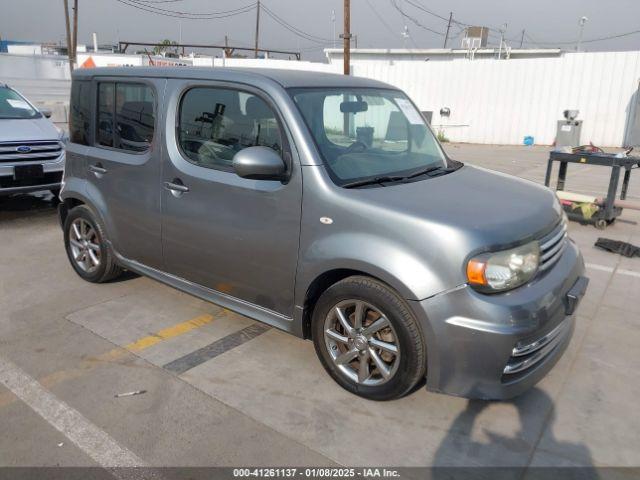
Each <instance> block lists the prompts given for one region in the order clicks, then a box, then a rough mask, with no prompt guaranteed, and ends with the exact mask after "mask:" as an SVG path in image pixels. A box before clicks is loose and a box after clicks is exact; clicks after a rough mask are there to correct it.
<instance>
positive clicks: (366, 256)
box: [296, 232, 453, 305]
mask: <svg viewBox="0 0 640 480" xmlns="http://www.w3.org/2000/svg"><path fill="white" fill-rule="evenodd" d="M338 269H349V270H356V271H359V272H363V273H366V274H368V275H371V276H373V277H376V278H378V279H379V280H382V281H383V282H385V283H387V284H388V285H389V286H391V287H392V288H394V289H395V290H396V291H397V292H398V293H399V294H400V295H401V296H402V297H403V298H405V299H407V300H422V299H425V298H427V297H430V296H432V295H435V294H436V293H439V292H442V291H443V290H446V289H448V288H451V287H453V285H445V284H444V283H443V280H442V278H441V277H443V276H439V275H437V272H436V271H435V270H434V269H432V268H430V266H429V265H428V262H427V261H426V259H425V258H422V257H420V256H419V255H417V254H416V253H415V252H413V251H411V250H409V249H408V248H407V247H406V246H405V245H401V244H398V243H393V242H390V241H389V239H388V238H382V237H378V236H374V235H370V234H366V233H354V232H344V233H336V234H334V235H330V236H325V237H322V238H319V239H316V240H314V241H313V242H312V243H311V244H310V245H309V246H308V248H306V249H305V251H303V252H301V255H300V261H299V264H298V273H297V280H296V305H303V303H304V298H305V296H306V292H307V289H308V288H309V286H310V285H311V283H312V282H313V281H314V280H315V279H316V278H318V277H319V276H320V275H322V274H324V273H326V272H328V271H331V270H338Z"/></svg>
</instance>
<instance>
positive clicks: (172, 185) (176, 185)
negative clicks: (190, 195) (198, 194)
mask: <svg viewBox="0 0 640 480" xmlns="http://www.w3.org/2000/svg"><path fill="white" fill-rule="evenodd" d="M164 188H166V189H167V190H169V191H170V192H171V194H172V195H173V196H174V197H180V196H181V195H182V194H183V193H187V192H188V191H189V187H187V186H186V185H185V184H184V183H182V182H181V181H180V179H179V178H174V179H173V181H172V182H164Z"/></svg>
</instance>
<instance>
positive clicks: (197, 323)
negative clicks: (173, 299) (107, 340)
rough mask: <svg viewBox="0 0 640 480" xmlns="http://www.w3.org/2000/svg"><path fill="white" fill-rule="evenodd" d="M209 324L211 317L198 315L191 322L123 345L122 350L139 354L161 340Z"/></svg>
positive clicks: (188, 321)
mask: <svg viewBox="0 0 640 480" xmlns="http://www.w3.org/2000/svg"><path fill="white" fill-rule="evenodd" d="M211 322H213V315H209V314H206V315H200V316H199V317H195V318H192V319H191V320H187V321H186V322H182V323H178V324H176V325H173V326H171V327H167V328H165V329H163V330H160V331H159V332H157V333H154V334H153V335H149V336H148V337H144V338H141V339H139V340H136V341H135V342H133V343H130V344H129V345H125V346H124V348H125V349H126V350H129V351H130V352H140V351H142V350H144V349H145V348H149V347H151V346H153V345H155V344H156V343H160V342H161V341H163V340H167V339H169V338H173V337H177V336H178V335H183V334H185V333H187V332H190V331H191V330H195V329H196V328H200V327H202V326H204V325H206V324H208V323H211Z"/></svg>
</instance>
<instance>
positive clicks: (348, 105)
mask: <svg viewBox="0 0 640 480" xmlns="http://www.w3.org/2000/svg"><path fill="white" fill-rule="evenodd" d="M368 109H369V104H368V103H367V102H363V101H359V102H342V103H341V104H340V111H341V112H342V113H359V112H366V111H367V110H368Z"/></svg>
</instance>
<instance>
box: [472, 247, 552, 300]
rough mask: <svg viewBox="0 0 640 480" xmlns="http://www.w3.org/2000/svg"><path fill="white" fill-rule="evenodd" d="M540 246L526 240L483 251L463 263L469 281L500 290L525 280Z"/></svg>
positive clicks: (533, 270)
mask: <svg viewBox="0 0 640 480" xmlns="http://www.w3.org/2000/svg"><path fill="white" fill-rule="evenodd" d="M539 261H540V247H539V246H538V242H535V241H534V242H530V243H527V244H525V245H521V246H520V247H516V248H512V249H510V250H503V251H501V252H495V253H487V254H483V255H479V256H477V257H474V258H472V259H471V260H469V263H467V279H468V280H469V284H471V285H473V286H476V287H478V289H479V290H484V291H488V292H501V291H505V290H511V289H512V288H516V287H519V286H520V285H523V284H525V283H527V282H528V281H529V280H531V279H532V278H533V276H534V275H535V274H536V271H537V270H538V263H539Z"/></svg>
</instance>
